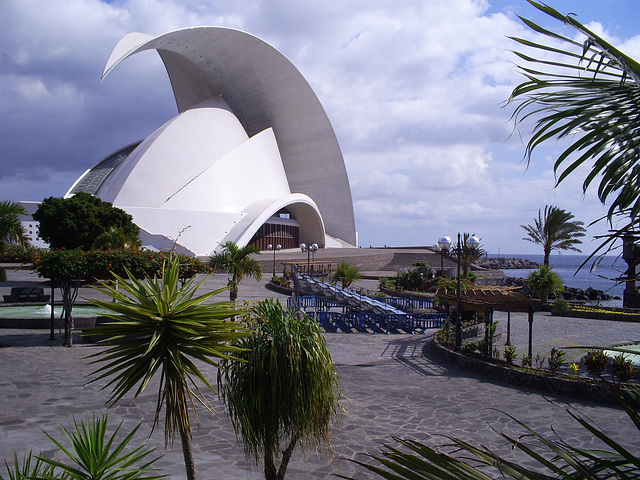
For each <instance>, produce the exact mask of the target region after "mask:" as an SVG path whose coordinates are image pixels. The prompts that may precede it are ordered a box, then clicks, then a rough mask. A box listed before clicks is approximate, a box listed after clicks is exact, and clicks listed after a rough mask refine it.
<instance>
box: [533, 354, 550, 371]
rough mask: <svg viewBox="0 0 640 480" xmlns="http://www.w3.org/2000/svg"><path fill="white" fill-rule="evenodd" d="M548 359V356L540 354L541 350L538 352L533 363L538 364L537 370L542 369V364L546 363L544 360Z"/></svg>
mask: <svg viewBox="0 0 640 480" xmlns="http://www.w3.org/2000/svg"><path fill="white" fill-rule="evenodd" d="M546 359H547V357H544V356H542V355H540V352H538V353H536V356H535V358H534V359H533V363H534V364H535V366H536V370H540V369H541V368H542V365H544V361H545V360H546Z"/></svg>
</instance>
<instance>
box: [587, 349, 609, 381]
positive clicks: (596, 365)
mask: <svg viewBox="0 0 640 480" xmlns="http://www.w3.org/2000/svg"><path fill="white" fill-rule="evenodd" d="M608 358H609V357H608V356H607V354H606V353H604V352H603V351H602V350H589V351H588V352H587V354H586V355H585V357H584V366H585V367H586V369H587V372H589V374H590V375H591V376H592V377H600V376H602V372H604V369H605V367H606V366H607V359H608Z"/></svg>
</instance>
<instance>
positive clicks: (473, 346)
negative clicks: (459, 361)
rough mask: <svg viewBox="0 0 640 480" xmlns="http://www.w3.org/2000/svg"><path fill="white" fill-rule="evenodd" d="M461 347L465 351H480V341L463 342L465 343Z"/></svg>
mask: <svg viewBox="0 0 640 480" xmlns="http://www.w3.org/2000/svg"><path fill="white" fill-rule="evenodd" d="M462 349H463V350H464V351H465V352H467V353H474V352H480V353H482V350H481V349H480V342H465V344H464V345H463V346H462Z"/></svg>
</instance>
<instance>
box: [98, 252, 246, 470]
mask: <svg viewBox="0 0 640 480" xmlns="http://www.w3.org/2000/svg"><path fill="white" fill-rule="evenodd" d="M127 276H128V279H124V278H122V277H120V276H118V275H115V274H114V277H115V278H116V280H117V281H118V284H119V287H120V290H116V289H115V288H113V287H110V286H108V285H107V284H102V288H98V289H97V290H98V291H100V292H101V293H103V294H106V295H107V296H109V297H111V298H112V299H114V300H115V301H116V302H117V303H112V302H111V301H101V300H95V299H92V300H91V301H92V302H93V303H94V304H95V305H97V306H99V307H101V308H104V309H106V310H108V311H110V312H111V313H110V314H108V315H107V316H108V317H109V318H111V319H112V321H111V322H109V323H105V324H102V325H99V326H97V327H95V328H94V329H91V331H90V332H88V333H87V334H88V335H91V336H98V337H105V340H103V342H104V343H105V344H106V345H108V348H106V349H104V350H101V351H100V352H98V353H95V354H93V355H91V358H94V360H93V363H102V366H101V367H100V368H99V369H98V370H96V371H95V372H93V374H92V375H93V376H94V378H93V380H92V381H98V380H100V379H105V378H106V379H108V382H107V384H106V385H105V387H104V388H107V387H113V391H112V393H111V396H110V397H109V403H110V404H111V405H113V404H115V403H116V402H117V401H119V400H120V399H122V398H123V397H124V396H125V395H127V394H128V393H129V392H131V391H133V399H132V400H135V399H136V398H137V397H138V396H139V395H140V394H142V392H143V391H144V390H145V388H146V387H147V385H148V384H149V382H150V381H151V380H152V378H153V377H154V376H155V375H156V374H157V373H159V375H160V382H159V387H158V401H157V404H156V412H155V421H154V424H153V428H154V429H155V427H156V425H157V423H158V421H159V419H160V415H161V412H162V410H163V408H164V411H165V419H164V430H165V441H166V442H167V443H169V441H170V440H171V441H173V439H174V438H175V436H176V433H178V434H179V435H180V440H181V442H182V451H183V455H184V460H185V468H186V471H187V478H188V479H189V480H194V479H195V478H196V471H195V466H194V462H193V451H192V447H191V437H192V434H191V419H190V415H189V406H191V409H192V410H193V413H194V415H195V414H196V411H195V408H196V402H197V403H200V404H201V405H202V406H203V407H204V408H205V409H207V410H209V411H210V412H213V407H212V406H211V404H210V403H209V401H208V400H207V398H206V397H205V395H204V394H203V392H202V391H201V389H200V387H199V386H198V383H196V382H200V383H201V384H202V385H203V386H204V387H205V388H206V389H209V390H211V391H215V390H214V388H213V386H212V385H211V384H210V382H209V381H208V380H207V379H206V378H205V377H204V375H203V373H202V372H201V371H200V368H199V366H198V364H199V363H200V362H203V363H205V364H208V365H214V366H216V365H217V362H216V359H230V358H232V357H231V356H230V355H232V354H233V353H234V352H238V351H239V347H237V346H233V345H230V343H229V342H231V341H233V340H237V339H239V338H242V337H244V336H246V335H247V331H246V329H244V328H242V327H241V326H239V325H238V324H237V323H234V322H229V321H227V320H228V319H229V318H230V317H232V316H233V315H236V314H237V313H238V312H237V310H236V309H235V306H234V305H233V304H231V303H230V302H218V303H204V302H205V301H207V300H208V299H210V298H211V297H213V296H214V295H217V294H219V293H220V292H222V291H223V290H224V289H220V290H216V291H213V292H209V293H206V294H204V295H200V296H197V297H196V296H195V294H196V291H197V289H198V287H199V286H200V285H202V283H203V282H204V280H202V281H201V282H199V283H195V277H193V278H191V279H190V280H189V281H187V282H186V283H185V284H184V286H182V287H180V278H179V276H180V266H179V264H178V259H177V257H176V258H173V259H172V260H170V261H165V263H164V264H163V267H162V281H160V280H159V279H158V278H153V279H150V278H145V279H144V280H138V279H136V278H135V277H133V275H131V274H130V273H128V274H127ZM196 418H197V416H196Z"/></svg>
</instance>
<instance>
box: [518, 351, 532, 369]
mask: <svg viewBox="0 0 640 480" xmlns="http://www.w3.org/2000/svg"><path fill="white" fill-rule="evenodd" d="M520 365H522V366H523V367H531V357H530V356H529V355H525V354H524V353H523V354H522V358H521V359H520Z"/></svg>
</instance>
